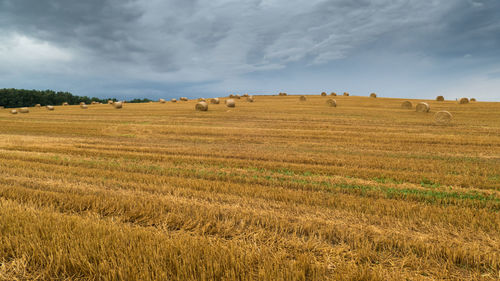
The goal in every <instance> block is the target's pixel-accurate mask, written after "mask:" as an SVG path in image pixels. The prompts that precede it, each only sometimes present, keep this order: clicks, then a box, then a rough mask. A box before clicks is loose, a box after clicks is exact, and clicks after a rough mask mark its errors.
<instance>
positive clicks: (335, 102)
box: [326, 99, 337, 107]
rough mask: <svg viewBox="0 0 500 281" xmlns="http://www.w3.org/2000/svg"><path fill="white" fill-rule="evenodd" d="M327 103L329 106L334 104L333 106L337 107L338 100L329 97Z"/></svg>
mask: <svg viewBox="0 0 500 281" xmlns="http://www.w3.org/2000/svg"><path fill="white" fill-rule="evenodd" d="M326 104H328V105H329V106H332V107H337V101H336V100H334V99H328V100H327V101H326Z"/></svg>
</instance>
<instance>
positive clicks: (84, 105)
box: [80, 104, 89, 109]
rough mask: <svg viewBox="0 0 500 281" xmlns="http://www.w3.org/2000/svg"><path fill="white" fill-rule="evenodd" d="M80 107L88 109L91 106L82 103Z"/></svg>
mask: <svg viewBox="0 0 500 281" xmlns="http://www.w3.org/2000/svg"><path fill="white" fill-rule="evenodd" d="M80 108H81V109H87V108H89V106H88V105H86V104H81V105H80Z"/></svg>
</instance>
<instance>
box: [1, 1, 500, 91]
mask: <svg viewBox="0 0 500 281" xmlns="http://www.w3.org/2000/svg"><path fill="white" fill-rule="evenodd" d="M499 11H500V3H499V2H498V1H495V0H484V1H479V0H474V1H472V0H458V1H437V0H432V1H417V0H404V1H392V0H372V1H368V0H333V1H326V0H321V1H320V0H311V1H307V2H304V1H299V0H289V1H284V0H243V1H234V0H214V1H199V0H186V1H173V0H167V1H164V0H127V1H120V0H104V1H103V0H99V1H97V0H89V1H77V0H66V1H59V0H39V1H35V2H33V1H30V0H0V34H6V35H5V36H3V35H2V37H4V38H3V39H4V41H7V42H8V43H7V45H11V46H12V44H13V42H15V40H18V41H17V42H20V41H19V40H20V39H19V38H23V39H22V40H24V41H23V43H22V45H23V46H22V47H21V48H19V49H18V50H16V51H13V49H12V48H11V49H10V50H6V48H5V47H4V48H0V72H3V73H5V72H10V70H9V69H8V67H6V66H5V62H6V61H7V62H9V63H12V61H15V60H17V59H19V61H21V62H22V63H20V64H19V65H18V66H17V70H18V72H16V73H18V74H16V76H17V77H19V80H21V79H23V78H26V76H29V75H34V74H33V73H35V72H36V73H35V74H36V75H37V77H42V76H43V75H44V73H45V72H44V69H43V68H41V67H40V65H42V64H43V65H45V66H49V67H48V68H50V69H51V76H50V79H46V81H47V82H46V84H45V85H46V86H45V85H42V86H40V87H42V88H45V87H48V86H52V85H54V84H57V82H58V81H60V80H64V81H73V87H72V88H73V89H77V90H78V91H84V92H89V91H95V90H96V89H97V87H101V88H102V87H105V88H107V89H109V91H111V92H114V93H119V92H122V93H124V94H125V95H139V94H140V93H141V92H144V90H145V89H148V90H147V91H149V92H151V93H155V95H161V94H162V92H167V91H175V92H185V91H189V90H192V89H193V88H194V89H203V87H205V89H206V90H205V91H206V93H215V91H221V90H222V89H221V87H227V90H228V91H229V90H232V89H233V88H238V87H240V86H241V85H243V84H245V85H246V86H245V87H244V88H246V89H248V90H252V87H251V85H250V84H252V83H253V84H254V85H255V86H254V89H255V90H257V89H259V90H262V91H264V90H268V91H270V90H271V89H275V88H278V87H272V86H271V85H281V84H286V83H287V82H290V81H287V80H285V79H287V78H286V77H292V76H295V75H298V74H297V73H300V74H301V75H302V76H310V75H311V74H315V73H317V72H318V71H320V70H321V71H326V73H327V74H329V76H343V75H342V70H341V69H338V65H340V64H341V65H342V66H343V67H344V68H352V67H354V66H359V67H361V68H360V69H357V71H356V73H355V74H353V75H357V76H358V80H371V77H368V75H378V74H377V72H373V71H371V70H370V69H367V68H365V67H362V64H358V63H357V61H356V60H357V58H360V57H363V58H364V59H365V60H366V62H365V63H366V64H372V65H373V64H375V63H378V64H379V65H377V66H373V67H374V68H381V67H382V68H383V64H384V62H381V61H380V60H378V59H377V58H379V57H384V58H386V60H391V55H392V59H398V58H402V57H404V58H405V62H406V63H407V64H406V67H413V65H418V67H417V68H416V70H415V71H412V72H413V73H418V74H419V75H420V76H419V77H415V78H416V79H417V82H415V83H418V80H421V81H422V80H427V79H428V80H432V79H433V78H432V77H426V76H425V71H423V70H422V69H425V67H423V66H422V65H421V64H420V63H419V60H421V59H422V58H424V60H425V61H427V62H429V63H438V64H440V69H443V67H442V66H443V65H444V66H449V67H450V68H448V69H447V70H450V69H451V70H453V69H452V67H458V70H453V72H455V71H457V72H460V73H462V74H463V75H470V73H469V74H467V73H463V71H462V70H460V67H466V66H470V65H471V62H469V61H470V60H473V61H474V62H476V64H479V63H481V64H483V65H484V64H486V65H494V64H495V63H498V62H499V58H500V53H499V52H500V51H499V50H500V48H498V47H499V45H500V38H499V37H498V36H492V34H498V32H499V31H500V24H499V23H498V21H497V20H496V18H498V16H499V14H500V12H499ZM16 36H17V37H16ZM16 38H17V39H16ZM28 48H31V49H33V48H34V49H36V50H35V51H33V52H30V51H27V50H26V49H28ZM16 49H17V48H16ZM49 49H50V50H49ZM21 50H24V51H21ZM23 52H29V53H31V54H37V55H35V56H25V57H23V56H22V53H23ZM37 52H38V53H37ZM368 54H369V55H370V56H368ZM410 57H411V58H414V59H415V60H414V61H406V59H408V58H410ZM8 58H10V60H9V59H8ZM464 59H466V60H469V61H464ZM42 61H43V63H41V62H42ZM457 62H462V64H457ZM472 64H474V63H472ZM426 67H427V70H429V71H434V69H435V66H434V65H431V64H429V65H427V66H426ZM58 71H59V75H58V74H57V72H58ZM11 74H12V73H11ZM260 74H262V75H264V76H263V77H266V79H267V78H268V77H273V80H272V81H269V82H268V83H265V84H266V85H268V86H267V88H263V87H261V85H262V83H259V80H254V79H262V78H259V77H262V76H260ZM476 75H477V73H476ZM23 76H24V77H23ZM325 76H328V75H325ZM297 77H299V78H300V75H298V76H295V79H297ZM388 77H390V75H386V77H384V79H386V82H387V83H390V82H392V80H391V79H390V78H388ZM454 78H455V77H454V75H452V74H450V73H443V74H442V79H443V80H449V79H454ZM348 80H350V79H348ZM11 81H12V80H11ZM90 81H92V82H91V83H89V82H90ZM242 81H246V82H244V83H243V82H242ZM0 82H1V80H0ZM4 82H5V81H4ZM131 83H132V84H134V85H135V86H134V87H132V90H131V89H130V88H125V87H126V86H125V85H130V84H131ZM273 83H274V84H273ZM316 83H317V84H316V85H318V83H319V85H318V86H319V87H326V86H328V85H329V83H330V80H329V79H328V78H326V77H325V78H324V80H321V81H317V82H316ZM339 83H340V84H341V85H343V86H351V87H352V86H353V85H352V84H350V83H345V82H342V81H339ZM68 84H70V85H71V83H70V82H68ZM91 85H95V86H94V88H93V87H92V86H91ZM120 85H123V86H120ZM204 85H205V86H204ZM215 85H219V86H215ZM238 85H239V86H238ZM302 85H303V86H301V87H304V88H306V87H309V88H311V89H312V88H315V87H316V85H312V84H310V83H309V82H307V81H306V82H303V83H302ZM44 86H45V87H44ZM141 87H142V89H143V90H141ZM134 91H135V92H134ZM84 94H86V93H84Z"/></svg>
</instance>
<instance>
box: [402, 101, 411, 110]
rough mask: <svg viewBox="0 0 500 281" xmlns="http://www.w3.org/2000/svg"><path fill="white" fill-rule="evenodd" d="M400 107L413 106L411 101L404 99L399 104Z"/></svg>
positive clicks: (407, 107)
mask: <svg viewBox="0 0 500 281" xmlns="http://www.w3.org/2000/svg"><path fill="white" fill-rule="evenodd" d="M401 107H402V108H405V109H411V108H413V104H412V103H411V101H404V102H403V103H402V104H401Z"/></svg>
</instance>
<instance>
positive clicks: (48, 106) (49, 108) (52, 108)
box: [45, 105, 54, 110]
mask: <svg viewBox="0 0 500 281" xmlns="http://www.w3.org/2000/svg"><path fill="white" fill-rule="evenodd" d="M45 108H47V110H54V107H53V106H52V105H47V106H46V107H45Z"/></svg>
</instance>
